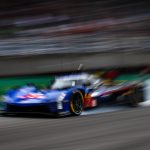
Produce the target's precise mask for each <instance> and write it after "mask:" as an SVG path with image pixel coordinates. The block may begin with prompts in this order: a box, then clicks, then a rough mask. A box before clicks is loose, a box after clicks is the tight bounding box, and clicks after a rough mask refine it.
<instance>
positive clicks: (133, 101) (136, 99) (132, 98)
mask: <svg viewBox="0 0 150 150" xmlns="http://www.w3.org/2000/svg"><path fill="white" fill-rule="evenodd" d="M142 101H143V93H142V92H141V91H139V90H138V88H135V89H134V92H133V93H131V94H130V95H128V102H129V106H131V107H136V106H138V104H139V103H140V102H142Z"/></svg>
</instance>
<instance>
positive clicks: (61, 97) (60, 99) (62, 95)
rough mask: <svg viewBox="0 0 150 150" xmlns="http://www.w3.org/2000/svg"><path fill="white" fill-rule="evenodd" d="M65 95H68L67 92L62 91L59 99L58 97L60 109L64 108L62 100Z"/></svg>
mask: <svg viewBox="0 0 150 150" xmlns="http://www.w3.org/2000/svg"><path fill="white" fill-rule="evenodd" d="M65 96H66V94H65V93H62V94H60V96H59V97H58V99H57V108H58V109H63V103H62V101H63V100H64V98H65Z"/></svg>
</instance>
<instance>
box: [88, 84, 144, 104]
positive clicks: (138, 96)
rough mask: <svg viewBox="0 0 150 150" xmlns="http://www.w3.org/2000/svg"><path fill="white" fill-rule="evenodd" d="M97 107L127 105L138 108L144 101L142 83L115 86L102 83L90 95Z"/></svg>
mask: <svg viewBox="0 0 150 150" xmlns="http://www.w3.org/2000/svg"><path fill="white" fill-rule="evenodd" d="M90 96H91V98H92V99H93V100H95V101H96V103H97V106H101V105H103V104H127V105H128V106H138V104H139V103H140V102H143V101H144V93H143V85H142V84H141V83H133V82H125V83H120V84H115V85H114V84H113V82H109V83H102V84H100V85H98V87H96V89H95V90H93V91H92V92H91V93H90Z"/></svg>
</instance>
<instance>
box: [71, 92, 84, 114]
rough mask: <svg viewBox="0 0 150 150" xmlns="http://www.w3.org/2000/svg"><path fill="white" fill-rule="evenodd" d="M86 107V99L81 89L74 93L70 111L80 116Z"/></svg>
mask: <svg viewBox="0 0 150 150" xmlns="http://www.w3.org/2000/svg"><path fill="white" fill-rule="evenodd" d="M83 108H84V99H83V95H82V93H81V92H80V91H75V92H73V94H72V98H71V101H70V111H71V114H72V115H75V116H79V115H81V113H82V111H83Z"/></svg>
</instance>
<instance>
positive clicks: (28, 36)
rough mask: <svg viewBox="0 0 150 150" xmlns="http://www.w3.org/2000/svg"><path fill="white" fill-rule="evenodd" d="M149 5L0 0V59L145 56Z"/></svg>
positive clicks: (125, 0) (100, 0) (111, 1)
mask: <svg viewBox="0 0 150 150" xmlns="http://www.w3.org/2000/svg"><path fill="white" fill-rule="evenodd" d="M149 10H150V5H149V1H148V0H142V1H141V0H137V1H131V0H122V1H120V0H92V1H91V0H76V1H74V0H30V1H29V0H26V1H20V0H11V1H9V0H2V2H1V4H0V18H1V21H0V55H7V54H8V55H9V54H11V55H12V54H18V50H19V54H32V53H34V54H35V53H55V52H68V51H70V52H89V51H91V52H94V51H96V52H97V51H100V52H103V51H104V52H107V51H111V50H119V51H120V50H126V51H138V52H139V51H141V50H143V51H146V52H147V51H149V48H150V45H149V43H150V26H149V23H150V12H149Z"/></svg>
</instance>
